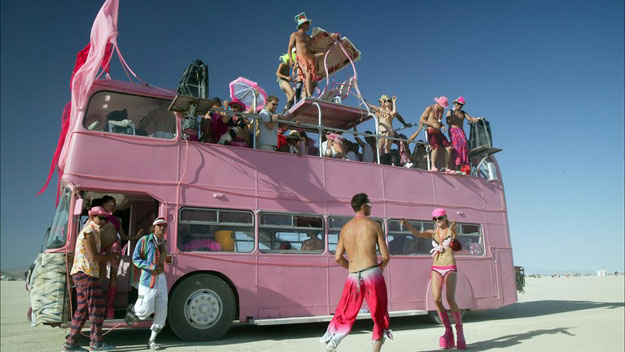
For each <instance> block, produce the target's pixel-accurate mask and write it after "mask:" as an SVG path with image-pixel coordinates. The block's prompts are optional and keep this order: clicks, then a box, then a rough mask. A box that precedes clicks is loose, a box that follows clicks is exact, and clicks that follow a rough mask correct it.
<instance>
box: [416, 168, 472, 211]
mask: <svg viewBox="0 0 625 352" xmlns="http://www.w3.org/2000/svg"><path fill="white" fill-rule="evenodd" d="M409 171H410V170H409ZM431 177H433V179H434V182H433V183H434V190H435V194H436V204H437V205H447V204H453V205H454V206H455V207H458V208H461V207H479V208H481V207H482V206H483V205H482V204H483V202H482V188H483V187H482V184H483V183H484V182H483V180H480V179H478V178H474V177H457V176H456V177H449V176H448V175H436V174H434V175H431Z"/></svg>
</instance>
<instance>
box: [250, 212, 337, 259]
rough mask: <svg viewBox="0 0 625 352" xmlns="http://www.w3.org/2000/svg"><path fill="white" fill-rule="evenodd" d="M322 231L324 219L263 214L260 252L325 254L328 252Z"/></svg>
mask: <svg viewBox="0 0 625 352" xmlns="http://www.w3.org/2000/svg"><path fill="white" fill-rule="evenodd" d="M323 228H324V221H323V217H321V216H318V215H299V214H285V213H261V215H260V222H259V241H260V242H259V248H260V251H261V252H263V253H307V254H315V253H316V254H319V253H322V252H323V250H324V249H325V241H324V230H323Z"/></svg>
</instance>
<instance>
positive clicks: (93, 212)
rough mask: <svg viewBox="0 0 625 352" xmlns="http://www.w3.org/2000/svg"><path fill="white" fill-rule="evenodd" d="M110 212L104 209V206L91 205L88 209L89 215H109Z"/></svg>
mask: <svg viewBox="0 0 625 352" xmlns="http://www.w3.org/2000/svg"><path fill="white" fill-rule="evenodd" d="M111 214H112V213H109V212H108V211H106V210H104V207H100V206H98V207H93V208H91V210H89V216H108V215H111Z"/></svg>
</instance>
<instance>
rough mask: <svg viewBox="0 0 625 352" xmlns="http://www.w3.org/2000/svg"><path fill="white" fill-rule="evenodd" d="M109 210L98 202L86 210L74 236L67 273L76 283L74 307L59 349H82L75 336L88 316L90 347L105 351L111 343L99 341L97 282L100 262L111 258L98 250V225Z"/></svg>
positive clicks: (100, 301) (100, 321)
mask: <svg viewBox="0 0 625 352" xmlns="http://www.w3.org/2000/svg"><path fill="white" fill-rule="evenodd" d="M109 215H111V213H109V212H107V211H106V210H104V208H103V207H101V206H96V207H93V208H91V210H89V220H88V221H87V223H86V224H85V226H84V227H83V228H82V230H80V233H79V234H78V237H77V238H76V248H75V251H74V253H75V254H74V262H73V265H72V270H71V272H70V275H71V276H72V282H73V283H74V285H76V300H77V302H76V303H77V307H76V311H75V312H74V315H73V316H72V325H71V330H70V332H69V335H68V336H67V340H66V341H65V344H64V345H63V351H86V350H85V349H84V348H82V347H80V346H78V344H77V342H76V340H77V339H78V335H79V334H80V330H82V327H83V325H84V324H85V320H87V317H89V322H90V325H91V334H90V336H89V340H90V343H89V349H90V350H91V351H109V350H112V349H114V348H115V346H112V345H107V344H105V343H104V342H102V324H103V322H104V309H105V300H104V295H103V293H102V286H100V279H99V275H100V265H106V262H108V261H111V260H113V254H106V255H102V254H100V249H101V241H100V228H101V226H102V225H104V223H105V222H106V221H107V217H108V216H109Z"/></svg>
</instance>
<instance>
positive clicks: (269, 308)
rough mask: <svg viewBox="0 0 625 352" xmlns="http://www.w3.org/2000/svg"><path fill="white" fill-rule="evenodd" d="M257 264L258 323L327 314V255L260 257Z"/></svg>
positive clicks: (256, 302) (256, 300)
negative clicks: (275, 319)
mask: <svg viewBox="0 0 625 352" xmlns="http://www.w3.org/2000/svg"><path fill="white" fill-rule="evenodd" d="M258 263H259V265H258V267H257V270H258V288H257V295H256V299H255V302H254V303H255V305H256V306H257V307H258V312H257V314H258V315H257V316H256V317H257V318H258V319H267V318H287V317H304V316H315V315H327V314H328V296H327V292H328V281H327V280H328V279H327V278H328V267H327V257H326V256H325V255H304V254H278V255H270V254H267V255H262V254H260V255H259V256H258ZM275 264H279V265H275ZM294 269H296V270H294ZM341 269H342V268H341ZM343 270H344V269H343ZM276 314H279V315H278V316H275V315H276Z"/></svg>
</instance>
